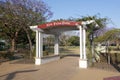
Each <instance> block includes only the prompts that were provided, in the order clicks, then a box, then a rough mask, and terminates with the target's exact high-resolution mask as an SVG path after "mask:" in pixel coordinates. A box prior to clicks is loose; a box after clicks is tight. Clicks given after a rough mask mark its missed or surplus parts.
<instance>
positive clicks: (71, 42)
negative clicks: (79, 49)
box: [68, 36, 79, 46]
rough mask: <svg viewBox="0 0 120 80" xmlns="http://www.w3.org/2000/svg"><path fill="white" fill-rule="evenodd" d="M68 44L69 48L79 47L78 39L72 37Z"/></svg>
mask: <svg viewBox="0 0 120 80" xmlns="http://www.w3.org/2000/svg"><path fill="white" fill-rule="evenodd" d="M68 43H69V45H70V46H79V37H78V36H72V37H70V38H69V39H68Z"/></svg>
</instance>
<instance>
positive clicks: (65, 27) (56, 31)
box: [30, 20, 95, 68]
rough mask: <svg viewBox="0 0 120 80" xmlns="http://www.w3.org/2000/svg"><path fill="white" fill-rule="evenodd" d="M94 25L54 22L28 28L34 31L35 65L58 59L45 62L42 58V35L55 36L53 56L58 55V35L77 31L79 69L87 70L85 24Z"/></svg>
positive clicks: (92, 21)
mask: <svg viewBox="0 0 120 80" xmlns="http://www.w3.org/2000/svg"><path fill="white" fill-rule="evenodd" d="M90 23H95V21H94V20H90V21H81V22H74V21H56V22H48V23H45V24H41V25H37V26H30V28H31V29H32V30H34V31H36V58H35V64H36V65H40V64H43V63H46V62H49V61H53V60H57V59H60V58H59V57H56V58H52V59H49V60H48V61H47V60H45V59H44V58H42V57H43V33H45V34H53V35H54V36H55V42H54V55H59V35H60V34H61V33H63V32H65V31H70V30H79V33H80V34H79V37H80V39H79V43H80V59H79V67H80V68H87V66H88V65H87V57H86V29H87V26H86V24H90Z"/></svg>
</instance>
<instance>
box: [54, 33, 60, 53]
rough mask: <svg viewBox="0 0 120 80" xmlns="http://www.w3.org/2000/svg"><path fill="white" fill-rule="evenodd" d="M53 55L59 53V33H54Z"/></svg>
mask: <svg viewBox="0 0 120 80" xmlns="http://www.w3.org/2000/svg"><path fill="white" fill-rule="evenodd" d="M54 55H59V35H55V42H54Z"/></svg>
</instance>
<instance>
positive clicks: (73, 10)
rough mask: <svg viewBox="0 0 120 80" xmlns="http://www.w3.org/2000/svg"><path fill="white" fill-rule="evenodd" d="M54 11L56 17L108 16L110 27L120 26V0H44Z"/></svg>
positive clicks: (54, 17)
mask: <svg viewBox="0 0 120 80" xmlns="http://www.w3.org/2000/svg"><path fill="white" fill-rule="evenodd" d="M44 2H45V3H46V4H47V5H48V6H49V7H50V9H51V11H52V12H53V17H52V18H51V20H54V19H60V18H63V19H68V18H70V17H74V18H79V17H81V16H88V15H89V16H93V15H96V14H98V13H99V14H100V17H108V18H110V19H111V20H112V22H111V23H109V25H108V27H116V28H119V27H120V0H44Z"/></svg>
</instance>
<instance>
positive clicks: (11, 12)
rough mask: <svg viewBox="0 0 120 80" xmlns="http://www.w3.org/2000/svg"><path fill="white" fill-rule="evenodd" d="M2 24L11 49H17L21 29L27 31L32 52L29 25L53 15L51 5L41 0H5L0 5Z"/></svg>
mask: <svg viewBox="0 0 120 80" xmlns="http://www.w3.org/2000/svg"><path fill="white" fill-rule="evenodd" d="M0 14H1V16H0V18H1V19H0V20H1V21H0V22H2V23H0V24H2V29H3V31H4V33H5V35H6V36H7V37H8V39H9V40H10V41H11V46H12V47H11V51H12V52H13V51H14V50H15V42H16V39H17V37H18V33H19V31H20V30H21V29H22V30H24V31H25V32H26V35H27V38H28V41H29V46H30V53H32V52H33V50H32V42H31V37H30V34H31V30H30V28H29V26H31V25H36V24H41V23H43V22H45V21H46V20H47V19H48V18H50V17H51V15H52V13H51V11H50V10H49V7H48V6H47V5H46V4H45V3H44V2H43V1H41V0H40V1H39V0H4V2H3V3H2V5H0Z"/></svg>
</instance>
